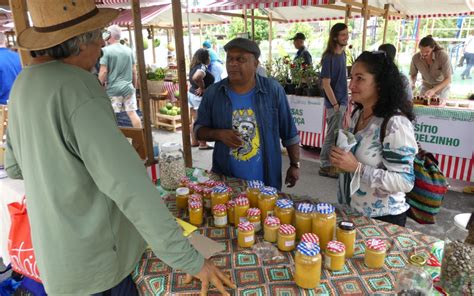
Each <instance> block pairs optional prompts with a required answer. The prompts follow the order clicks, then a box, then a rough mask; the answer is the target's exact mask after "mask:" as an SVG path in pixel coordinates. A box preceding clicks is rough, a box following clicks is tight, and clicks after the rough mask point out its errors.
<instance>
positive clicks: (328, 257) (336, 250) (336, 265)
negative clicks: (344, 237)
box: [324, 240, 346, 271]
mask: <svg viewBox="0 0 474 296" xmlns="http://www.w3.org/2000/svg"><path fill="white" fill-rule="evenodd" d="M345 253H346V247H345V246H344V244H343V243H341V242H338V241H335V240H333V241H330V242H328V244H327V246H326V251H325V252H324V265H325V267H326V268H327V269H329V270H331V271H339V270H342V269H343V268H344V263H345Z"/></svg>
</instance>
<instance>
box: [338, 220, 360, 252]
mask: <svg viewBox="0 0 474 296" xmlns="http://www.w3.org/2000/svg"><path fill="white" fill-rule="evenodd" d="M336 240H337V241H340V242H341V243H343V244H344V246H345V247H346V258H352V257H353V256H354V246H355V241H356V230H355V226H354V223H352V222H350V221H341V222H339V225H338V226H337V228H336Z"/></svg>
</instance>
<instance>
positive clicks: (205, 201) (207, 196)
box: [200, 187, 212, 210]
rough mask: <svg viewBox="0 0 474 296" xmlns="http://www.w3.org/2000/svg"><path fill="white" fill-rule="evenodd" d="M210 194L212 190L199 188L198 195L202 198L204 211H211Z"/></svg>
mask: <svg viewBox="0 0 474 296" xmlns="http://www.w3.org/2000/svg"><path fill="white" fill-rule="evenodd" d="M211 193H212V189H211V188H209V187H201V189H200V194H201V195H202V198H203V204H204V209H206V210H210V209H211Z"/></svg>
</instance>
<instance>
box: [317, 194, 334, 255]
mask: <svg viewBox="0 0 474 296" xmlns="http://www.w3.org/2000/svg"><path fill="white" fill-rule="evenodd" d="M312 228H313V233H315V234H317V235H318V236H319V246H320V247H321V250H326V245H327V244H328V242H330V241H332V240H333V239H334V232H335V231H336V208H335V207H334V206H333V205H331V204H328V203H319V204H317V205H316V212H315V214H314V215H313V227H312Z"/></svg>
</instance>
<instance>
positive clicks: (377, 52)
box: [370, 50, 387, 57]
mask: <svg viewBox="0 0 474 296" xmlns="http://www.w3.org/2000/svg"><path fill="white" fill-rule="evenodd" d="M370 53H371V54H373V55H383V56H384V57H387V53H386V52H385V51H383V50H374V51H370Z"/></svg>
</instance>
